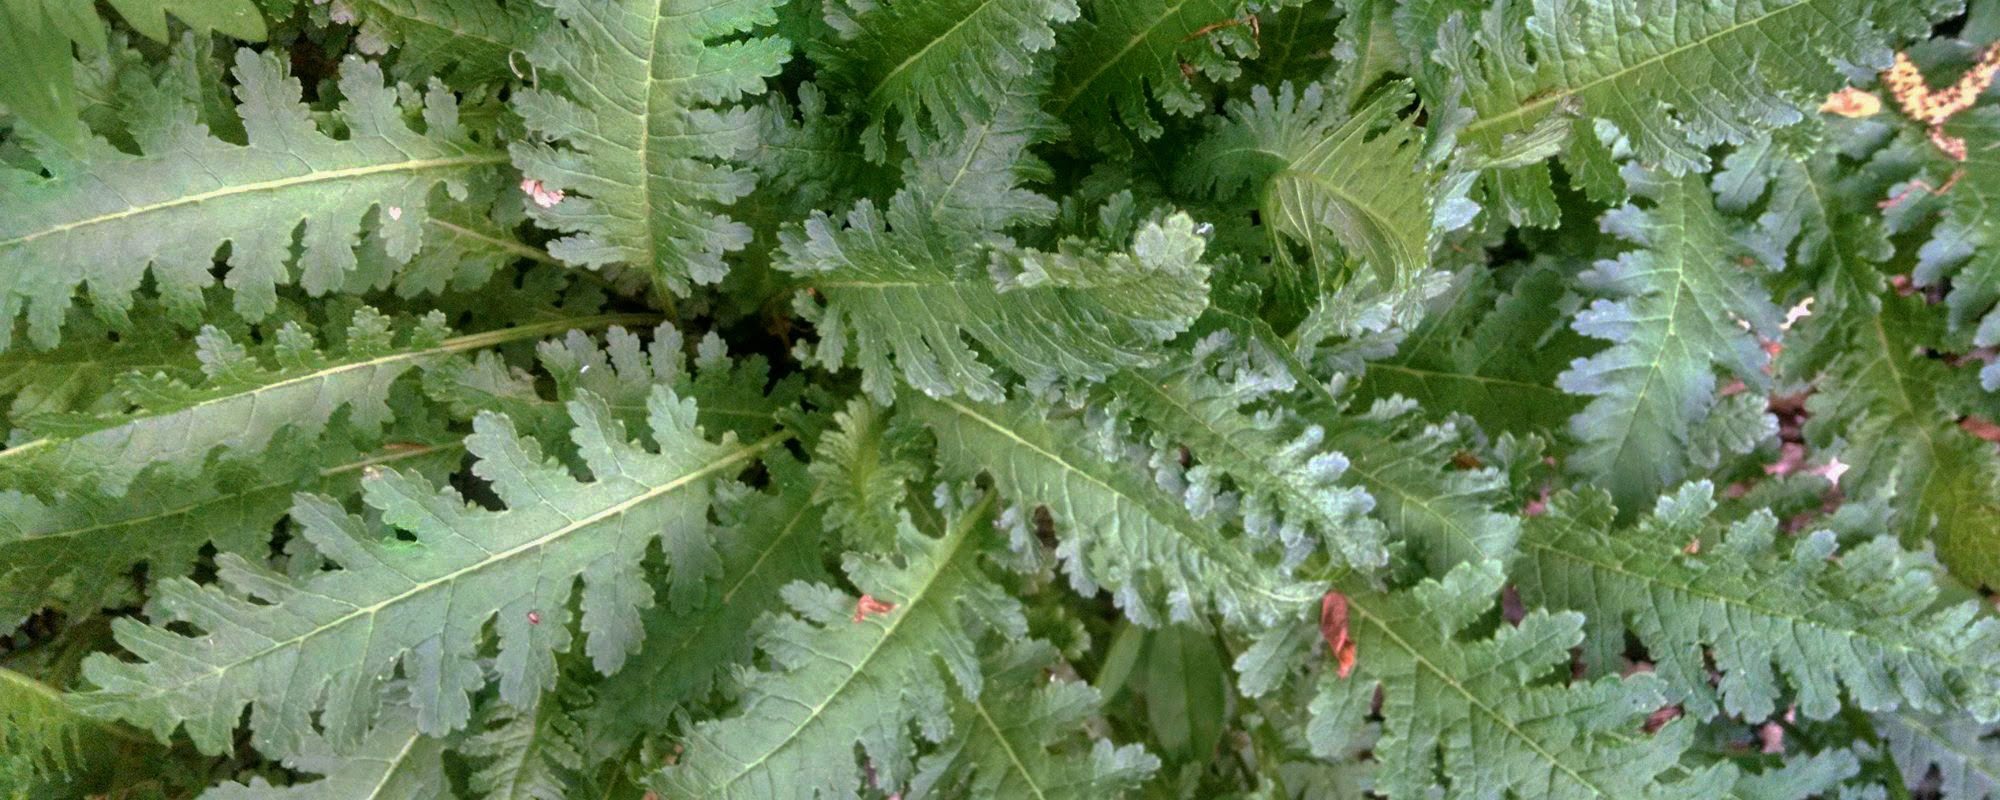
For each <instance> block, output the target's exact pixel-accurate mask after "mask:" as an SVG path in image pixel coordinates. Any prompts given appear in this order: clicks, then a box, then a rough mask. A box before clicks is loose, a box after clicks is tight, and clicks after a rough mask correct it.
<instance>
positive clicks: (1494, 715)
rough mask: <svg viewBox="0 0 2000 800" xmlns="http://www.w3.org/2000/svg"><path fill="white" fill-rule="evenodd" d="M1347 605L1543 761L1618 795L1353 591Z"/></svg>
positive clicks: (1600, 790) (1599, 792) (1600, 792)
mask: <svg viewBox="0 0 2000 800" xmlns="http://www.w3.org/2000/svg"><path fill="white" fill-rule="evenodd" d="M1347 605H1348V608H1351V609H1353V610H1354V611H1355V612H1357V613H1359V614H1360V615H1361V616H1362V618H1364V619H1366V620H1368V623H1369V624H1371V625H1374V626H1375V628H1376V629H1377V630H1379V631H1381V632H1382V635H1383V636H1384V637H1387V638H1388V639H1390V640H1391V641H1393V642H1395V643H1396V646H1397V647H1399V648H1402V650H1403V652H1405V653H1408V654H1409V656H1410V660H1412V661H1415V662H1416V663H1417V664H1419V665H1421V666H1422V667H1423V668H1424V669H1426V670H1428V671H1430V673H1431V674H1433V675H1436V676H1437V678H1438V680H1440V681H1443V682H1444V683H1445V685H1447V686H1450V687H1451V688H1452V690H1454V691H1456V692H1458V693H1459V695H1460V696H1462V697H1464V698H1465V702H1466V705H1469V706H1471V707H1473V708H1476V709H1478V710H1479V711H1480V712H1481V713H1483V714H1485V715H1486V716H1487V717H1490V718H1491V719H1492V720H1493V721H1494V722H1495V723H1498V724H1499V725H1500V727H1502V728H1505V729H1506V730H1507V732H1508V733H1510V734H1513V736H1514V738H1516V739H1519V740H1520V741H1521V742H1522V743H1524V744H1526V745H1527V746H1528V747H1529V749H1532V750H1534V751H1535V754H1536V755H1538V756H1541V757H1542V760H1543V761H1546V762H1548V763H1549V765H1551V766H1553V767H1555V768H1556V769H1558V770H1560V771H1562V773H1563V774H1565V775H1568V776H1569V777H1570V779H1571V780H1574V781H1576V783H1577V784H1578V785H1579V786H1582V787H1584V788H1586V789H1589V790H1590V791H1591V792H1592V793H1593V794H1595V795H1596V796H1598V797H1615V795H1613V794H1611V793H1610V792H1607V791H1605V790H1604V788H1603V787H1601V786H1598V785H1597V784H1595V783H1592V782H1591V781H1590V779H1589V778H1586V777H1584V776H1583V774H1582V773H1579V772H1577V771H1576V770H1574V769H1571V768H1570V766H1569V764H1568V763H1566V762H1564V761H1563V760H1562V759H1560V758H1557V757H1556V755H1555V754H1554V753H1551V752H1549V751H1548V749H1547V748H1544V747H1542V743H1541V742H1539V741H1536V740H1535V739H1534V737H1531V736H1529V735H1528V733H1527V732H1526V731H1523V730H1521V729H1520V728H1519V727H1518V726H1516V725H1515V724H1514V721H1513V720H1511V719H1508V718H1507V716H1506V715H1504V714H1501V713H1500V712H1499V711H1497V710H1495V709H1494V708H1493V707H1492V706H1489V705H1487V704H1486V703H1484V702H1481V701H1480V699H1479V697H1478V696H1477V695H1474V694H1473V693H1472V692H1471V691H1470V690H1468V689H1466V688H1465V684H1462V683H1459V682H1458V681H1457V680H1455V679H1453V678H1452V676H1451V674H1450V673H1447V672H1445V671H1444V669H1442V668H1440V667H1439V666H1438V665H1436V664H1434V663H1431V660H1430V659H1429V658H1426V657H1425V656H1424V654H1423V653H1422V652H1420V651H1419V650H1417V648H1416V646H1415V645H1412V644H1410V642H1409V640H1407V639H1404V638H1403V637H1402V636H1401V635H1399V634H1398V633H1397V632H1396V629H1395V626H1393V625H1390V624H1389V621H1388V620H1386V619H1383V618H1382V617H1379V616H1377V615H1376V614H1375V613H1374V612H1371V611H1369V610H1368V607H1367V606H1365V605H1363V604H1360V603H1357V602H1355V601H1354V595H1353V594H1348V595H1347Z"/></svg>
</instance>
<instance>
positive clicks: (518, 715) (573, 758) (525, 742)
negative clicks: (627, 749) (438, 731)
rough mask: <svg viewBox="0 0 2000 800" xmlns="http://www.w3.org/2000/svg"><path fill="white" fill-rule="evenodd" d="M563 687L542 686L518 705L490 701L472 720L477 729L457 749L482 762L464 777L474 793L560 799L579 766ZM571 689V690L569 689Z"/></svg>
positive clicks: (504, 799)
mask: <svg viewBox="0 0 2000 800" xmlns="http://www.w3.org/2000/svg"><path fill="white" fill-rule="evenodd" d="M562 694H563V691H562V690H561V689H558V690H556V691H551V692H544V693H542V696H541V697H539V698H536V699H535V701H534V702H533V703H532V704H530V705H529V706H527V707H525V708H522V707H518V706H514V705H512V704H509V703H507V702H505V701H499V702H495V703H492V704H490V705H488V706H487V707H486V709H485V710H484V711H483V716H482V717H481V719H480V720H479V721H478V722H476V723H474V729H475V730H477V731H478V732H477V733H475V734H473V735H472V737H471V738H468V739H467V740H466V741H465V744H463V745H460V746H459V748H458V749H459V752H461V753H463V754H465V755H467V756H471V757H472V758H474V759H477V760H478V761H480V762H482V763H481V766H480V768H479V771H478V772H474V773H472V777H471V779H470V780H469V781H467V783H468V784H469V788H471V790H472V792H473V794H475V795H477V796H479V797H485V798H489V800H491V799H493V798H500V799H501V800H563V798H566V797H568V796H569V794H570V787H571V785H572V783H573V775H574V773H575V772H576V771H577V770H579V769H582V767H583V754H582V753H580V752H578V744H579V741H580V740H581V739H582V737H583V731H582V729H581V727H580V726H579V725H578V724H577V721H576V720H575V719H572V718H571V717H570V715H569V711H568V709H567V708H565V704H564V702H563V700H562V697H561V695H562ZM572 694H574V692H572Z"/></svg>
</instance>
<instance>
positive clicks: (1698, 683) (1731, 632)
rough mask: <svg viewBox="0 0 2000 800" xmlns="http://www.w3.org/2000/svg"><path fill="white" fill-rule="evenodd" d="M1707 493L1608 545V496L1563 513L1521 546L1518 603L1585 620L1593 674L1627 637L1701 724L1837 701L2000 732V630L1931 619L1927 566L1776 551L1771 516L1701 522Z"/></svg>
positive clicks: (1705, 487) (1991, 622)
mask: <svg viewBox="0 0 2000 800" xmlns="http://www.w3.org/2000/svg"><path fill="white" fill-rule="evenodd" d="M1712 493H1713V487H1712V486H1710V485H1709V484H1708V483H1706V482H1701V483H1691V484H1688V485H1686V486H1683V487H1682V488H1681V489H1680V490H1679V491H1678V492H1676V493H1674V494H1672V495H1668V496H1666V497H1662V498H1660V501H1659V504H1658V505H1657V506H1656V507H1655V509H1654V511H1653V513H1652V514H1651V515H1650V516H1648V517H1646V518H1645V519H1643V520H1641V521H1640V522H1639V523H1638V524H1637V525H1634V526H1632V527H1630V528H1625V529H1617V530H1615V529H1613V528H1612V517H1613V513H1612V509H1611V507H1610V504H1609V503H1608V502H1606V499H1605V497H1604V496H1603V495H1602V494H1593V495H1586V496H1583V497H1576V496H1573V495H1564V496H1561V497H1559V498H1558V499H1557V500H1555V501H1554V502H1552V503H1551V510H1550V512H1549V513H1548V514H1547V515H1545V516H1541V517H1536V518H1534V519H1532V520H1531V521H1530V522H1529V524H1528V527H1527V533H1526V534H1525V535H1524V536H1523V537H1522V539H1521V545H1522V553H1523V556H1524V561H1523V563H1522V567H1523V569H1520V570H1517V575H1519V580H1518V583H1517V586H1518V587H1519V589H1520V594H1521V599H1522V601H1523V602H1525V603H1527V604H1529V605H1531V606H1536V605H1541V606H1548V607H1551V608H1565V609H1575V610H1577V611H1580V612H1583V613H1584V614H1585V615H1586V616H1587V618H1588V619H1589V620H1590V621H1589V623H1588V625H1587V626H1586V631H1587V632H1588V634H1589V636H1588V638H1587V640H1586V641H1587V643H1586V645H1585V650H1584V663H1585V665H1586V666H1587V667H1588V668H1589V669H1590V671H1591V672H1592V673H1593V674H1606V673H1611V672H1615V671H1617V670H1618V669H1619V666H1620V665H1619V663H1618V661H1619V659H1618V656H1619V653H1620V652H1622V651H1623V650H1624V648H1625V638H1626V632H1627V631H1630V632H1631V633H1632V634H1633V635H1635V636H1636V637H1638V640H1639V642H1640V643H1641V644H1643V645H1644V646H1645V648H1646V653H1647V655H1648V657H1649V658H1650V659H1651V660H1652V662H1653V671H1654V674H1656V675H1659V676H1660V677H1661V678H1662V679H1664V680H1665V681H1666V682H1667V683H1668V684H1669V685H1670V686H1673V687H1674V688H1675V689H1676V690H1677V691H1679V692H1682V693H1684V694H1685V699H1683V700H1682V702H1683V703H1684V704H1686V705H1687V707H1688V709H1689V711H1690V713H1691V714H1693V715H1695V716H1696V717H1697V718H1702V719H1706V718H1709V717H1713V716H1715V715H1716V714H1717V713H1718V712H1720V713H1726V714H1728V715H1729V716H1732V717H1739V718H1742V719H1745V720H1752V721H1755V720H1762V719H1765V718H1767V717H1770V716H1771V715H1772V714H1773V713H1777V712H1783V710H1784V709H1783V708H1782V707H1781V706H1780V702H1781V699H1789V700H1790V702H1792V703H1794V704H1795V705H1796V707H1797V709H1798V713H1799V714H1802V715H1804V716H1805V717H1806V718H1808V719H1826V718H1828V717H1830V716H1832V715H1833V714H1834V713H1835V712H1837V711H1839V710H1840V708H1841V704H1842V702H1843V701H1842V697H1843V695H1845V697H1847V698H1848V701H1849V702H1852V703H1854V704H1855V705H1856V706H1858V707H1859V708H1861V709H1862V710H1864V711H1891V710H1895V709H1897V708H1904V707H1907V708H1911V709H1914V710H1918V711H1930V712H1939V711H1944V710H1947V709H1949V710H1951V711H1954V712H1958V713H1963V714H1966V715H1968V716H1971V717H1973V718H1977V719H1981V720H1986V721H1992V720H1994V719H1996V718H2000V620H1995V619H1991V618H1987V619H1979V618H1978V616H1979V610H1978V608H1977V604H1976V603H1973V602H1971V601H1967V602H1964V603H1957V604H1952V605H1944V606H1941V607H1936V608H1934V606H1939V592H1938V587H1937V586H1936V578H1935V577H1934V575H1933V573H1932V570H1931V568H1930V567H1929V566H1928V565H1925V564H1924V563H1923V562H1922V560H1921V558H1919V557H1918V556H1915V555H1914V554H1911V553H1908V552H1905V551H1904V550H1902V549H1901V548H1900V547H1898V546H1897V545H1896V543H1895V540H1894V538H1893V537H1882V538H1877V539H1874V540H1872V541H1869V542H1867V543H1865V544H1862V545H1859V546H1856V547H1850V548H1846V549H1843V550H1840V551H1839V552H1838V553H1837V554H1836V552H1835V550H1836V544H1835V539H1834V535H1833V533H1832V532H1829V531H1821V532H1818V533H1813V534H1811V535H1807V536H1802V537H1799V538H1797V539H1795V540H1793V541H1792V542H1790V543H1788V544H1785V545H1784V546H1780V543H1779V541H1778V521H1777V519H1775V518H1773V517H1772V516H1771V515H1770V514H1769V513H1757V514H1753V515H1751V516H1750V517H1748V518H1746V519H1744V520H1741V521H1739V522H1736V523H1734V524H1730V525H1726V526H1725V525H1723V524H1721V523H1719V522H1709V521H1708V518H1709V517H1710V516H1711V515H1713V514H1714V511H1715V503H1714V500H1713V498H1712ZM1690 542H1699V544H1698V545H1690ZM1690 546H1694V547H1698V549H1699V550H1701V554H1699V555H1695V556H1689V555H1686V554H1685V553H1684V552H1683V548H1685V547H1690ZM1718 672H1719V673H1720V674H1721V680H1720V684H1719V685H1718V686H1716V687H1715V688H1713V689H1711V688H1710V687H1711V678H1710V676H1711V675H1712V674H1714V673H1718ZM1718 698H1719V700H1720V707H1719V708H1718Z"/></svg>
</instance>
